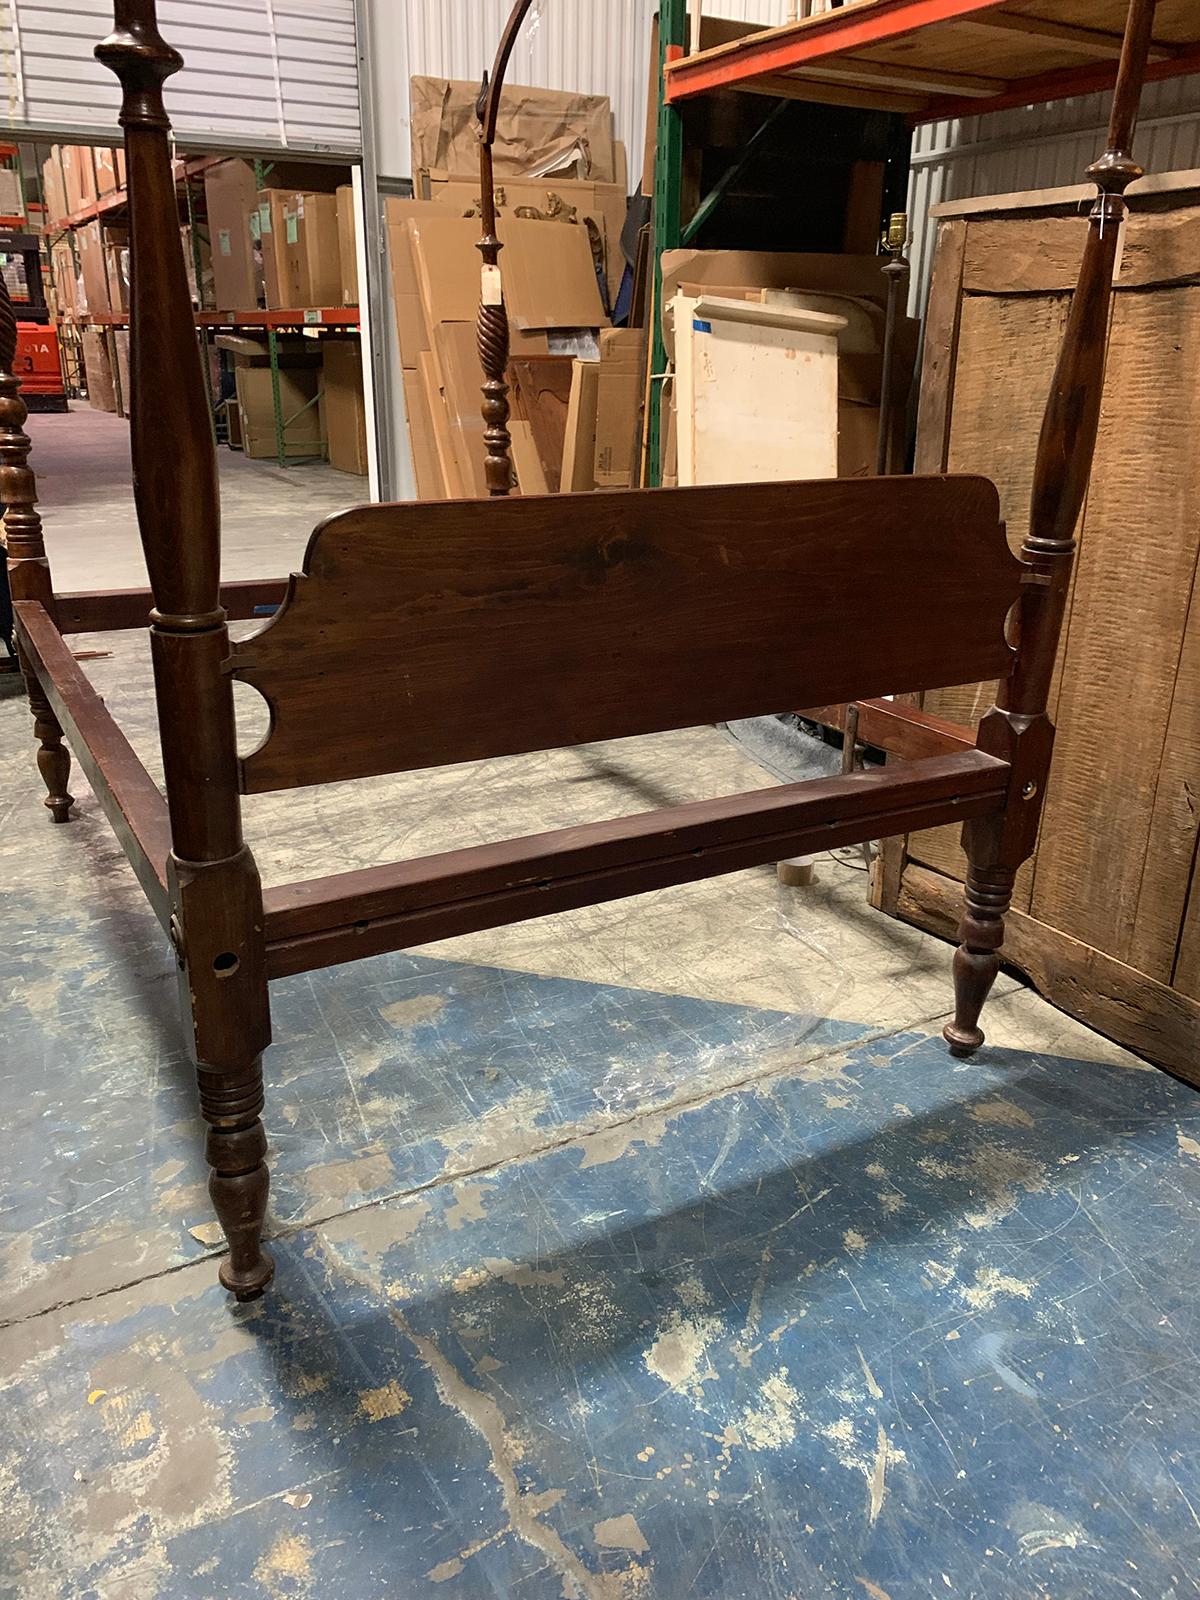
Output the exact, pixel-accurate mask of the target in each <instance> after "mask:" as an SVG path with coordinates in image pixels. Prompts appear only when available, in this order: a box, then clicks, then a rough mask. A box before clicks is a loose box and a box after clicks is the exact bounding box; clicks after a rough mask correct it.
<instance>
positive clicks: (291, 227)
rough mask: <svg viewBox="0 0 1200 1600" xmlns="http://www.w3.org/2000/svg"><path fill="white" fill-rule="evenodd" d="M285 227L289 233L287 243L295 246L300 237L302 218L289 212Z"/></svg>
mask: <svg viewBox="0 0 1200 1600" xmlns="http://www.w3.org/2000/svg"><path fill="white" fill-rule="evenodd" d="M284 227H285V230H286V233H287V242H288V243H289V244H295V242H296V240H297V239H298V238H299V237H300V218H299V217H298V216H297V215H296V213H295V212H294V211H289V212H288V214H287V217H286V218H285V221H284Z"/></svg>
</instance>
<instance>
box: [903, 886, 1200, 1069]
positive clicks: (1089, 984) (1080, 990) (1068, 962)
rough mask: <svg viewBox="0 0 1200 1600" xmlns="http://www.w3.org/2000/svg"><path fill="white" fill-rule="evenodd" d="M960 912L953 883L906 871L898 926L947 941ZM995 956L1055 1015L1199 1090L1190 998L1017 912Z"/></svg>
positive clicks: (1196, 1011) (1199, 1013)
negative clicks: (1020, 974)
mask: <svg viewBox="0 0 1200 1600" xmlns="http://www.w3.org/2000/svg"><path fill="white" fill-rule="evenodd" d="M961 914H962V885H961V884H960V883H956V882H955V881H954V880H953V879H952V878H946V877H943V876H942V875H941V874H940V873H937V872H930V871H929V870H928V869H926V868H923V867H918V866H909V867H908V868H907V870H906V871H905V873H904V881H903V883H902V885H901V889H900V896H899V904H898V915H899V916H900V917H901V918H902V919H903V920H904V921H905V922H911V923H913V924H915V926H916V927H918V928H924V929H926V930H927V931H928V932H929V933H936V934H938V935H940V936H941V937H942V938H944V939H950V940H953V939H954V938H955V937H956V930H957V927H958V921H959V918H960V916H961ZM1003 956H1004V960H1005V961H1006V962H1008V963H1009V964H1010V965H1012V966H1014V967H1017V968H1019V969H1020V971H1022V972H1023V973H1024V974H1025V975H1026V977H1027V978H1028V979H1029V980H1030V982H1031V983H1032V984H1033V986H1034V988H1035V989H1037V991H1038V993H1039V994H1041V995H1043V996H1044V997H1045V999H1047V1000H1048V1001H1049V1002H1050V1004H1051V1005H1054V1006H1057V1007H1058V1009H1059V1010H1060V1011H1065V1012H1066V1013H1067V1015H1068V1016H1072V1017H1077V1018H1078V1019H1079V1020H1080V1022H1084V1023H1086V1024H1087V1026H1088V1027H1089V1028H1094V1029H1095V1030H1096V1032H1097V1033H1102V1034H1104V1035H1105V1037H1106V1038H1109V1039H1114V1040H1115V1041H1116V1042H1117V1043H1118V1044H1120V1045H1123V1046H1124V1047H1125V1049H1126V1050H1132V1051H1133V1052H1134V1054H1135V1055H1139V1056H1144V1057H1145V1058H1146V1060H1147V1061H1153V1062H1154V1063H1155V1064H1156V1065H1157V1066H1160V1067H1165V1068H1166V1069H1167V1070H1168V1071H1169V1072H1173V1073H1175V1074H1176V1075H1177V1076H1179V1077H1181V1078H1185V1079H1186V1080H1187V1082H1188V1083H1194V1084H1197V1085H1198V1086H1200V1005H1198V1004H1197V1003H1196V1001H1195V1000H1194V999H1190V998H1189V997H1188V996H1187V995H1184V994H1180V993H1178V992H1177V991H1176V990H1174V989H1169V988H1168V987H1167V986H1166V985H1165V984H1162V983H1158V982H1157V981H1156V980H1155V979H1153V978H1148V977H1147V976H1146V975H1145V973H1142V972H1138V971H1137V970H1136V969H1135V968H1133V967H1130V966H1127V965H1126V964H1125V963H1123V962H1121V961H1117V960H1115V959H1114V958H1113V957H1112V956H1109V955H1106V954H1105V953H1104V952H1103V951H1101V950H1096V949H1094V948H1093V947H1091V946H1089V945H1086V944H1084V943H1083V942H1082V941H1081V940H1079V939H1073V938H1071V937H1070V935H1068V934H1065V933H1061V932H1059V931H1058V930H1057V929H1055V928H1049V927H1047V926H1046V924H1045V923H1043V922H1039V921H1038V920H1037V919H1036V918H1034V917H1031V916H1028V915H1027V914H1026V913H1024V912H1021V911H1011V912H1010V913H1009V914H1008V916H1007V917H1006V919H1005V924H1004V949H1003ZM986 1020H987V1019H986V1015H985V1018H984V1021H985V1025H986Z"/></svg>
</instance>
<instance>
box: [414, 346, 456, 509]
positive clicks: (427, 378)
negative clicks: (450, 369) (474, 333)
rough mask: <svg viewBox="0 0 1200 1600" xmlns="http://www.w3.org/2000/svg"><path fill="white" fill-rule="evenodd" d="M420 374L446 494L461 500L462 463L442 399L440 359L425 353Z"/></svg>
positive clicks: (421, 359)
mask: <svg viewBox="0 0 1200 1600" xmlns="http://www.w3.org/2000/svg"><path fill="white" fill-rule="evenodd" d="M417 371H418V372H419V373H420V375H421V387H422V389H423V390H424V391H425V404H426V405H427V407H428V408H429V424H430V427H431V429H432V430H433V446H434V453H435V454H436V456H437V463H438V470H439V472H440V473H441V477H442V484H443V490H444V493H445V495H446V496H447V498H448V499H450V500H461V499H462V498H463V496H464V495H465V493H466V490H465V489H464V488H463V484H462V480H461V478H460V477H459V472H458V459H457V457H456V455H455V452H454V437H453V434H452V433H451V431H450V417H449V415H448V413H447V411H446V402H445V401H444V400H443V398H442V379H441V373H440V372H439V370H438V363H437V356H436V354H435V352H434V351H432V350H422V351H421V354H420V355H419V356H418V357H417Z"/></svg>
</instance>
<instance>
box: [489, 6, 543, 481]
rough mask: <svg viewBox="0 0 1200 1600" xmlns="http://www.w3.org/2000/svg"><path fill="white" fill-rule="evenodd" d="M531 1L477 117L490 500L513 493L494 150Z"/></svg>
mask: <svg viewBox="0 0 1200 1600" xmlns="http://www.w3.org/2000/svg"><path fill="white" fill-rule="evenodd" d="M532 3H533V0H517V3H516V5H515V6H514V7H513V9H512V14H511V15H510V17H509V19H508V23H507V25H506V27H505V29H504V34H503V37H502V38H501V40H500V48H499V50H498V51H497V52H496V61H495V65H494V66H493V67H492V72H491V77H490V78H489V77H488V76H487V74H486V73H485V74H484V79H483V87H482V88H481V89H480V91H479V99H478V101H477V103H476V107H475V111H476V115H477V116H478V118H479V188H480V195H479V199H480V211H481V214H482V217H483V238H482V239H480V241H479V246H478V249H479V253H480V255H481V256H482V257H483V272H482V282H481V292H480V296H479V323H478V339H479V364H480V366H481V367H482V368H483V408H482V409H483V423H484V430H483V442H484V444H485V445H486V446H487V455H486V456H485V457H484V462H483V467H484V472H485V474H486V477H487V487H488V493H489V494H490V495H505V494H508V492H509V490H510V489H511V488H512V482H513V466H512V456H511V450H512V439H511V438H510V437H509V432H508V419H509V414H510V413H509V404H508V347H509V335H508V311H507V309H506V308H505V304H504V287H503V278H502V274H501V270H500V251H501V250H502V249H503V246H502V244H501V242H500V238H499V236H498V234H497V233H496V190H495V183H494V175H493V161H492V146H493V145H494V143H495V140H496V119H497V117H498V116H499V114H500V94H501V91H502V90H503V88H504V74H505V72H506V70H507V68H508V62H509V57H510V56H511V55H512V50H513V45H514V44H515V43H516V42H517V34H518V33H519V32H520V30H521V24H522V22H523V21H524V20H525V16H526V14H527V12H528V11H529V7H530V6H531V4H532Z"/></svg>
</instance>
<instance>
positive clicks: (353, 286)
mask: <svg viewBox="0 0 1200 1600" xmlns="http://www.w3.org/2000/svg"><path fill="white" fill-rule="evenodd" d="M357 221H358V218H357V217H356V215H355V207H354V189H353V186H352V185H351V184H348V183H344V184H343V185H342V187H341V188H340V189H339V190H338V192H337V231H338V261H339V263H340V266H341V274H342V298H341V304H342V305H344V306H356V305H357V304H358V228H357Z"/></svg>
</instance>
